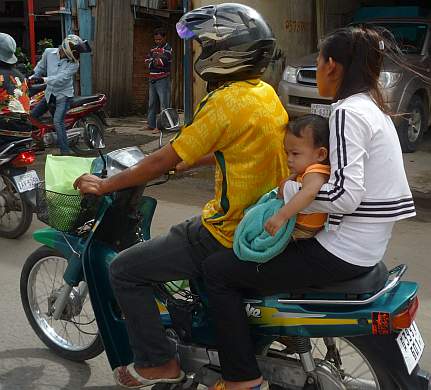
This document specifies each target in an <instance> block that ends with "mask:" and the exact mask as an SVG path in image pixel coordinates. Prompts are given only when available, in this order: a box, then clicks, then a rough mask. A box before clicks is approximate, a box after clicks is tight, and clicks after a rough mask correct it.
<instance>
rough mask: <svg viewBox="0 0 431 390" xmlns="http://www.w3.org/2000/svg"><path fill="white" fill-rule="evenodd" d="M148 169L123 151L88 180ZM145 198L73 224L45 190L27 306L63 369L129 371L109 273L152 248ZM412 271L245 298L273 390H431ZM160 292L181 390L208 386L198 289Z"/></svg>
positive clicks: (111, 205)
mask: <svg viewBox="0 0 431 390" xmlns="http://www.w3.org/2000/svg"><path fill="white" fill-rule="evenodd" d="M144 158H145V155H144V154H143V153H142V152H141V151H140V149H138V148H135V147H132V148H126V149H120V150H117V151H114V152H111V153H108V154H106V156H103V158H98V159H97V160H95V162H94V163H93V168H92V170H93V173H95V174H101V173H102V171H104V173H106V174H108V175H111V174H114V173H116V172H118V171H121V170H123V169H127V167H129V166H131V165H134V164H136V163H137V162H138V161H140V160H141V159H144ZM144 190H145V186H141V187H136V188H129V189H126V190H122V191H119V192H116V193H112V194H107V195H105V196H102V197H99V198H95V197H84V198H82V199H81V198H80V197H79V196H76V200H75V201H76V202H77V207H78V209H79V212H77V213H75V214H73V213H72V214H73V215H72V217H71V213H70V212H69V213H64V215H63V214H62V213H61V210H62V209H61V207H60V208H58V207H57V208H56V206H58V205H59V204H65V202H66V201H65V199H63V198H62V196H61V194H55V193H50V192H48V191H44V190H43V189H41V191H40V194H39V199H38V213H39V217H40V218H41V219H42V220H44V221H45V222H47V223H48V224H49V225H50V226H51V227H47V228H44V229H41V230H38V231H36V232H35V233H34V239H35V240H36V241H38V242H40V243H41V244H42V246H41V247H40V248H39V249H37V250H36V251H34V252H33V253H32V254H31V255H30V256H29V257H28V259H27V261H26V262H25V264H24V267H23V270H22V274H21V298H22V304H23V307H24V310H25V313H26V315H27V318H28V321H29V323H30V325H31V326H32V328H33V329H34V331H35V332H36V334H37V335H38V337H39V338H40V339H41V340H42V341H43V342H44V343H45V344H46V345H47V346H48V347H49V348H51V349H52V350H53V351H54V352H55V353H57V354H58V355H60V356H61V357H63V358H66V359H70V360H74V361H83V360H87V359H91V358H93V357H95V356H97V355H98V354H100V353H101V352H102V351H103V350H104V351H105V352H106V356H107V357H108V359H109V363H110V365H111V367H112V369H114V368H115V367H118V366H121V365H127V364H129V363H130V362H131V361H132V352H131V350H130V347H129V342H128V336H127V330H126V326H125V321H124V318H123V315H122V313H121V310H120V308H119V306H118V304H117V303H116V300H115V297H114V295H113V292H112V289H111V286H110V282H109V266H110V264H111V262H112V261H113V260H114V258H115V256H116V255H117V253H118V252H119V251H121V250H123V249H125V248H127V247H129V246H131V245H133V244H135V243H136V242H139V241H141V240H149V239H150V226H151V222H152V218H153V214H154V210H155V208H156V204H157V201H156V199H154V198H151V197H148V196H144V195H143V193H144ZM63 196H64V195H63ZM68 201H70V199H69V200H68ZM66 203H67V202H66ZM59 210H60V211H59ZM54 211H56V212H54ZM406 268H407V267H406V266H405V265H400V266H398V267H395V268H394V269H392V270H389V271H387V269H386V268H385V266H384V265H383V264H380V265H378V266H376V267H375V268H374V269H373V270H372V271H371V272H369V273H368V274H365V275H363V276H360V277H359V278H357V279H354V280H348V281H345V282H342V283H336V284H331V285H321V286H317V285H316V286H314V287H313V288H310V289H307V290H304V291H292V292H291V293H290V294H281V295H277V296H268V297H249V299H246V300H245V301H244V310H246V312H247V315H248V318H249V321H250V327H251V330H252V334H253V337H254V341H255V350H256V355H257V359H258V363H259V366H260V369H261V371H262V374H263V376H264V377H265V378H266V379H267V380H268V381H269V383H270V386H271V388H274V389H275V388H283V389H292V390H293V389H308V390H310V389H320V390H347V389H376V390H377V389H380V390H382V389H384V390H395V389H403V390H415V389H417V390H419V389H420V390H430V389H431V379H430V375H429V374H428V373H427V372H426V371H424V370H422V369H420V368H419V365H418V362H419V359H420V357H421V355H422V353H423V350H424V342H423V340H422V338H421V335H420V332H419V329H418V327H417V325H416V324H415V322H414V318H415V315H416V312H417V309H418V297H417V292H418V285H417V283H414V282H409V281H402V280H401V279H402V276H403V274H404V272H405V271H406ZM155 291H156V292H157V300H158V304H159V308H160V315H161V318H162V321H163V324H164V325H165V327H166V329H167V334H168V336H169V337H170V338H171V339H172V341H173V342H174V343H175V344H176V346H177V351H178V355H179V359H180V362H181V366H182V369H183V370H184V371H185V372H186V373H187V375H186V379H185V381H184V383H181V384H180V385H176V386H179V387H182V388H184V389H186V388H196V387H197V386H200V385H211V384H213V383H214V381H215V380H216V379H217V378H218V377H219V376H220V364H219V360H218V353H217V349H216V343H215V338H214V331H213V327H212V321H211V318H210V315H209V313H208V309H207V299H206V294H205V289H204V287H203V283H202V281H200V280H190V281H188V282H184V281H183V282H172V283H166V284H159V285H156V286H155ZM137 310H138V308H137ZM156 386H157V387H160V388H161V387H163V386H166V385H162V384H158V385H156ZM170 386H172V385H170Z"/></svg>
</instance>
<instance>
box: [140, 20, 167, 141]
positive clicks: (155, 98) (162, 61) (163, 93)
mask: <svg viewBox="0 0 431 390" xmlns="http://www.w3.org/2000/svg"><path fill="white" fill-rule="evenodd" d="M153 36H154V43H155V46H154V47H153V48H152V49H151V50H150V52H149V53H148V55H147V57H146V59H145V63H146V64H147V66H148V68H149V71H150V73H149V77H150V80H149V101H148V127H147V129H148V130H152V131H153V134H157V133H158V129H157V122H156V116H157V114H158V112H159V111H158V108H159V106H160V110H163V109H165V108H168V107H169V104H170V97H171V96H170V95H171V77H170V75H171V61H172V48H171V46H170V45H169V43H167V42H166V31H165V30H164V29H162V28H158V29H156V30H154V35H153Z"/></svg>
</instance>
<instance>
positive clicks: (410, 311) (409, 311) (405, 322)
mask: <svg viewBox="0 0 431 390" xmlns="http://www.w3.org/2000/svg"><path fill="white" fill-rule="evenodd" d="M418 308H419V298H418V297H414V298H413V299H412V300H411V301H410V302H409V305H408V307H407V308H406V309H405V310H403V311H402V312H401V313H399V314H397V315H395V316H393V317H392V329H397V330H401V329H407V328H409V327H410V325H411V324H412V322H413V320H414V319H415V316H416V312H417V311H418Z"/></svg>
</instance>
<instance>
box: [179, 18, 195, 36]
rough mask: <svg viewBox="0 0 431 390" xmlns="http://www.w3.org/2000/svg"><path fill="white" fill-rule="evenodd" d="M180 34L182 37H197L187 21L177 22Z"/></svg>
mask: <svg viewBox="0 0 431 390" xmlns="http://www.w3.org/2000/svg"><path fill="white" fill-rule="evenodd" d="M176 28H177V33H178V36H179V37H180V38H181V39H193V38H195V37H196V34H195V33H194V32H193V31H192V30H190V29H189V28H188V26H187V24H186V23H184V22H181V21H179V22H178V23H177V24H176Z"/></svg>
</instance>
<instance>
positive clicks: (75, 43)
mask: <svg viewBox="0 0 431 390" xmlns="http://www.w3.org/2000/svg"><path fill="white" fill-rule="evenodd" d="M90 51H91V49H90V46H89V45H88V42H87V41H83V40H82V39H81V38H80V37H78V36H77V35H68V36H67V37H66V38H65V39H64V40H63V42H62V44H61V46H60V47H58V48H47V49H45V51H44V52H43V54H42V58H41V59H40V61H39V62H38V63H37V65H36V67H35V68H34V75H33V76H32V77H31V78H30V81H31V82H32V83H33V84H35V83H46V90H45V98H44V99H42V100H41V101H40V102H39V104H38V105H37V106H36V107H35V108H34V109H33V110H32V111H31V115H32V116H33V117H34V118H39V117H40V116H42V115H43V114H44V113H45V112H47V111H48V110H50V111H51V114H52V116H53V118H54V126H55V131H56V133H57V143H58V147H59V149H60V153H61V154H62V155H68V154H70V149H69V145H68V142H67V135H66V129H65V125H64V117H65V115H66V112H67V110H68V109H69V106H70V100H71V99H72V97H73V94H74V90H73V76H74V75H75V73H76V72H77V71H78V68H79V55H80V53H89V52H90ZM52 107H54V109H52Z"/></svg>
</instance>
